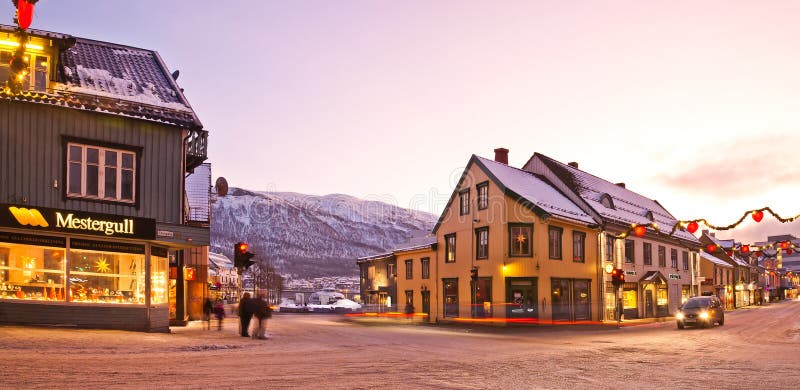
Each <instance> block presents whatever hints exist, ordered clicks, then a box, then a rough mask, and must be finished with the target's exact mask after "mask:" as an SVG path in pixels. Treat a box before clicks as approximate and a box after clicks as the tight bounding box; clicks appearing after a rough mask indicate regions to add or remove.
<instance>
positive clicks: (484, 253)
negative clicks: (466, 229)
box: [475, 227, 489, 260]
mask: <svg viewBox="0 0 800 390" xmlns="http://www.w3.org/2000/svg"><path fill="white" fill-rule="evenodd" d="M475 256H476V258H477V259H479V260H480V259H488V258H489V228H488V227H483V228H479V229H475Z"/></svg>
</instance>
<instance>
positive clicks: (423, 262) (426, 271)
mask: <svg viewBox="0 0 800 390" xmlns="http://www.w3.org/2000/svg"><path fill="white" fill-rule="evenodd" d="M419 262H420V268H422V279H429V278H430V277H431V259H430V257H423V258H421V259H420V260H419Z"/></svg>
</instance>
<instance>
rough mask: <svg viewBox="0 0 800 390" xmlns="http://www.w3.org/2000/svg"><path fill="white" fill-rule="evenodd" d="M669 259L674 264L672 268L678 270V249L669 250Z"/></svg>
mask: <svg viewBox="0 0 800 390" xmlns="http://www.w3.org/2000/svg"><path fill="white" fill-rule="evenodd" d="M669 258H670V261H671V262H672V268H675V269H678V250H677V249H670V250H669Z"/></svg>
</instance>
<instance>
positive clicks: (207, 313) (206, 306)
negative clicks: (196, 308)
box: [203, 298, 214, 330]
mask: <svg viewBox="0 0 800 390" xmlns="http://www.w3.org/2000/svg"><path fill="white" fill-rule="evenodd" d="M213 313H214V303H213V302H212V301H211V298H206V301H205V302H203V322H205V324H204V328H205V329H207V330H210V329H211V315H212V314H213Z"/></svg>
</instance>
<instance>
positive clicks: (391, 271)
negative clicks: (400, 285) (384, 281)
mask: <svg viewBox="0 0 800 390" xmlns="http://www.w3.org/2000/svg"><path fill="white" fill-rule="evenodd" d="M392 276H397V272H395V269H394V263H386V277H387V278H391V277H392Z"/></svg>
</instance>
